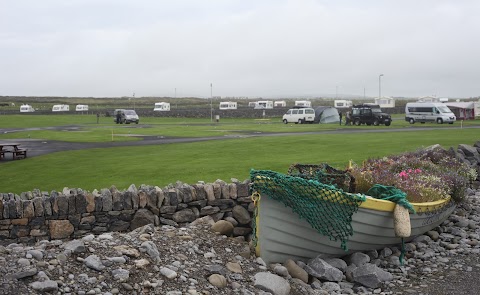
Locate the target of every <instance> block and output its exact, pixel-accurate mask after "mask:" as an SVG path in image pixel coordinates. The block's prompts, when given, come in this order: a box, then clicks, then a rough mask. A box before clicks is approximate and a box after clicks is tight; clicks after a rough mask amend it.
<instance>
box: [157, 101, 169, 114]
mask: <svg viewBox="0 0 480 295" xmlns="http://www.w3.org/2000/svg"><path fill="white" fill-rule="evenodd" d="M153 110H154V111H155V112H166V111H170V103H169V102H156V103H155V107H154V109H153Z"/></svg>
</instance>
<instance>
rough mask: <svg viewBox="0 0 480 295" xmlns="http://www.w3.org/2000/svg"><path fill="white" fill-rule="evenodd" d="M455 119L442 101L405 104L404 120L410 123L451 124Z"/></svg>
mask: <svg viewBox="0 0 480 295" xmlns="http://www.w3.org/2000/svg"><path fill="white" fill-rule="evenodd" d="M456 119H457V118H456V117H455V114H453V112H452V111H451V110H450V109H449V108H448V107H447V106H446V105H444V104H443V103H437V102H409V103H407V105H406V106H405V121H407V122H410V124H415V122H420V123H425V122H436V123H437V124H443V123H449V124H453V122H455V120H456Z"/></svg>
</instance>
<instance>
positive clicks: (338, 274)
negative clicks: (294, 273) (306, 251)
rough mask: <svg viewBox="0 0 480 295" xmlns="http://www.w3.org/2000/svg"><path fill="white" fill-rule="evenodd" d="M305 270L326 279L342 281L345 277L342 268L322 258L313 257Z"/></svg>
mask: <svg viewBox="0 0 480 295" xmlns="http://www.w3.org/2000/svg"><path fill="white" fill-rule="evenodd" d="M305 270H306V271H307V273H309V274H310V275H312V276H314V277H316V278H318V279H321V280H325V281H331V282H340V281H341V280H342V278H343V273H342V271H341V270H339V269H337V268H335V267H333V266H331V265H330V264H328V263H326V262H325V260H323V259H321V258H318V257H317V258H314V259H311V260H310V261H309V262H308V264H307V265H306V266H305Z"/></svg>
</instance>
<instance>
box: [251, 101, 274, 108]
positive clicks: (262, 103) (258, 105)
mask: <svg viewBox="0 0 480 295" xmlns="http://www.w3.org/2000/svg"><path fill="white" fill-rule="evenodd" d="M254 109H257V110H259V109H260V110H261V109H273V101H271V100H259V101H257V102H256V103H255V107H254Z"/></svg>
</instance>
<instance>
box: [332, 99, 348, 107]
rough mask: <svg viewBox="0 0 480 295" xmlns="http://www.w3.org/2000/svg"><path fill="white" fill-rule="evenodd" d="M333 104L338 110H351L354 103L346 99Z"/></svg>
mask: <svg viewBox="0 0 480 295" xmlns="http://www.w3.org/2000/svg"><path fill="white" fill-rule="evenodd" d="M333 103H334V105H335V107H336V108H337V109H341V108H351V107H352V106H353V102H352V101H351V100H345V99H337V100H335V101H334V102H333Z"/></svg>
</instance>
